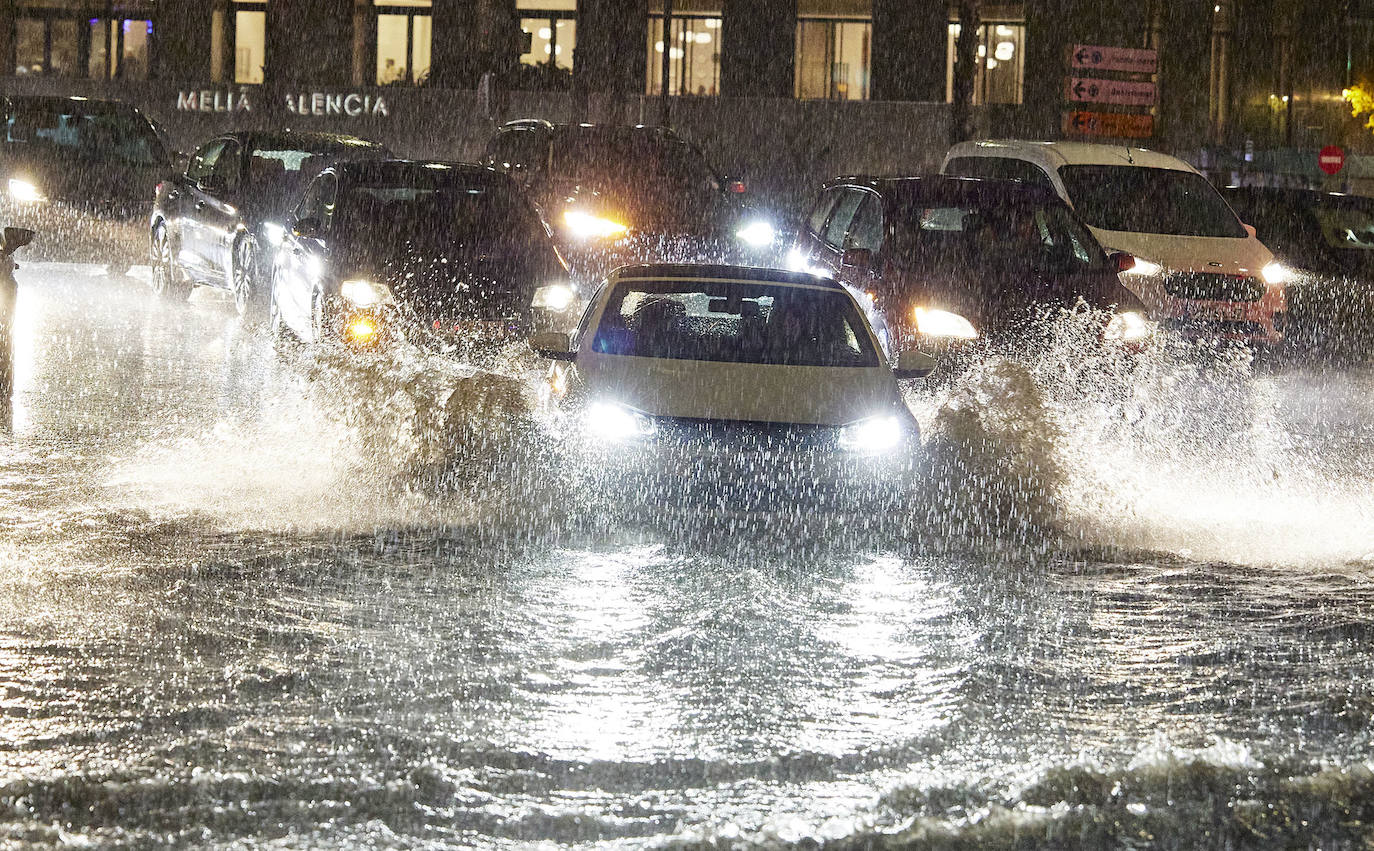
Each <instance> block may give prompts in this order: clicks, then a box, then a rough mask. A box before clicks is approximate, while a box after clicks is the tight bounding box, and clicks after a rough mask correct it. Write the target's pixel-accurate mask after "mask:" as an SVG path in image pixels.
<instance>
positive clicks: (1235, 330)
mask: <svg viewBox="0 0 1374 851" xmlns="http://www.w3.org/2000/svg"><path fill="white" fill-rule="evenodd" d="M1160 325H1161V326H1163V327H1164V328H1165V330H1168V331H1173V332H1175V333H1177V334H1181V335H1183V336H1185V337H1244V338H1247V339H1248V338H1254V337H1264V336H1266V334H1265V330H1264V326H1263V325H1261V324H1259V323H1258V322H1230V321H1225V320H1220V319H1165V320H1164V321H1163V322H1161V323H1160Z"/></svg>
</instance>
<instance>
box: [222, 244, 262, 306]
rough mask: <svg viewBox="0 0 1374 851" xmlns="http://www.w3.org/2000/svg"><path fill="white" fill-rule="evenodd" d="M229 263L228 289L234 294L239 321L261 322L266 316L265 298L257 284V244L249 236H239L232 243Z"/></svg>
mask: <svg viewBox="0 0 1374 851" xmlns="http://www.w3.org/2000/svg"><path fill="white" fill-rule="evenodd" d="M229 265H230V269H229V291H230V292H231V293H232V294H233V296H234V310H235V311H236V312H237V313H238V315H239V321H240V322H242V323H243V324H245V325H256V324H258V323H259V322H262V321H263V320H265V319H266V318H267V312H268V311H267V299H265V298H263V292H262V290H263V288H262V287H261V286H259V284H258V278H259V275H258V274H257V245H256V244H255V243H254V241H253V238H252V237H251V236H243V237H240V238H239V240H238V241H237V242H235V243H234V251H233V254H232V255H231V257H230V264H229Z"/></svg>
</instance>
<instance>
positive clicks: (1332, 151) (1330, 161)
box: [1317, 145, 1345, 174]
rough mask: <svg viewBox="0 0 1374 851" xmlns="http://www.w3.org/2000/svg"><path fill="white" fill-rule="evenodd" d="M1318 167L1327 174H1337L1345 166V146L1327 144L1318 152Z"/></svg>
mask: <svg viewBox="0 0 1374 851" xmlns="http://www.w3.org/2000/svg"><path fill="white" fill-rule="evenodd" d="M1317 167H1318V168H1320V169H1321V170H1322V171H1324V172H1326V173H1327V174H1335V173H1336V172H1338V171H1340V170H1341V169H1343V168H1345V148H1342V147H1340V146H1339V145H1327V146H1326V147H1325V148H1322V149H1321V152H1320V153H1318V154H1317Z"/></svg>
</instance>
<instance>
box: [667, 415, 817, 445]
mask: <svg viewBox="0 0 1374 851" xmlns="http://www.w3.org/2000/svg"><path fill="white" fill-rule="evenodd" d="M657 423H658V433H659V436H660V439H663V440H665V441H667V442H671V443H676V444H679V445H681V446H684V447H688V448H697V447H707V446H709V447H716V448H719V447H730V448H732V449H737V450H744V451H750V450H754V451H765V452H766V451H779V452H793V451H797V450H814V449H833V448H835V446H836V440H837V439H838V436H839V428H838V427H836V426H821V425H796V424H792V423H760V422H744V421H738V420H693V419H679V418H674V417H660V418H658V419H657Z"/></svg>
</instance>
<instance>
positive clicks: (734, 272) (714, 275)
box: [611, 263, 844, 292]
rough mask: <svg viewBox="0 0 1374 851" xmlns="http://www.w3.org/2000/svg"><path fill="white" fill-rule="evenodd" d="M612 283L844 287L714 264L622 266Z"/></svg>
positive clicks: (780, 272)
mask: <svg viewBox="0 0 1374 851" xmlns="http://www.w3.org/2000/svg"><path fill="white" fill-rule="evenodd" d="M611 276H612V278H613V279H614V280H620V281H624V280H639V279H643V278H648V279H700V280H703V281H741V282H749V283H768V284H780V285H783V286H798V287H818V288H821V289H827V290H838V291H841V292H843V291H844V286H843V285H842V284H840V283H839V282H838V281H835V280H833V279H831V278H822V277H821V276H819V275H812V274H809V273H807V272H789V271H787V270H786V269H765V268H762V267H760V266H732V265H726V264H716V263H638V264H634V265H630V266H621V267H620V268H619V269H616V270H615V271H614V272H612V273H611Z"/></svg>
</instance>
